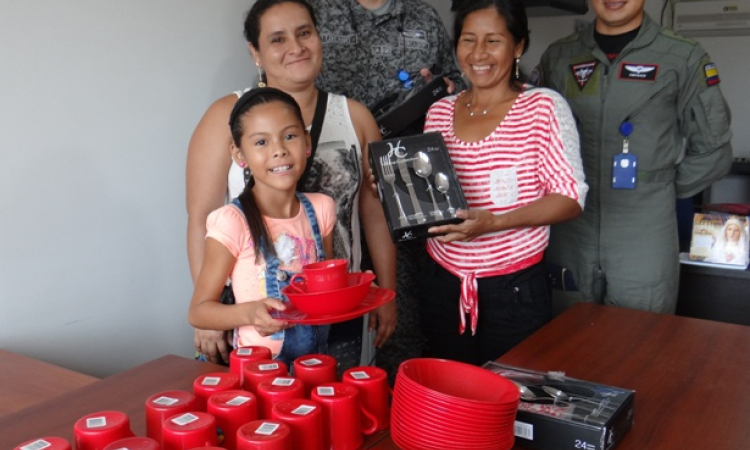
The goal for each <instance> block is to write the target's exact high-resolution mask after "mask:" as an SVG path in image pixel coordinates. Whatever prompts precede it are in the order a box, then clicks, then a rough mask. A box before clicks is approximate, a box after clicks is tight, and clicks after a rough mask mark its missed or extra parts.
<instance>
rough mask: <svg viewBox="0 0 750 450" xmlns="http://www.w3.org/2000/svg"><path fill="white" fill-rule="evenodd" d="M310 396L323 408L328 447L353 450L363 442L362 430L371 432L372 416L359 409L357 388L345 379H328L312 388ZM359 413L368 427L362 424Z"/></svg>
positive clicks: (367, 432)
mask: <svg viewBox="0 0 750 450" xmlns="http://www.w3.org/2000/svg"><path fill="white" fill-rule="evenodd" d="M310 399H311V400H313V401H315V402H316V403H318V404H320V406H321V409H322V410H323V441H324V443H325V448H326V449H330V450H355V449H358V448H360V447H361V446H362V443H363V442H364V439H363V438H362V433H364V434H368V435H369V434H373V433H374V432H375V431H376V426H377V424H376V423H375V418H374V417H373V416H372V415H371V414H370V413H369V412H367V411H366V410H364V409H362V406H361V405H360V402H359V390H358V389H357V388H356V387H355V386H351V385H348V384H346V383H338V382H337V383H328V384H324V385H321V386H318V387H316V388H315V389H313V391H312V394H310ZM362 415H364V416H365V417H366V418H367V427H366V428H363V427H362V422H363V420H362Z"/></svg>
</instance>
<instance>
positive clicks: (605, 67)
mask: <svg viewBox="0 0 750 450" xmlns="http://www.w3.org/2000/svg"><path fill="white" fill-rule="evenodd" d="M605 61H606V62H602V78H601V82H600V83H599V92H600V93H601V96H600V101H599V149H600V151H598V152H596V167H597V170H599V168H601V166H602V152H601V149H602V148H604V142H605V134H604V99H605V98H606V96H605V95H604V92H605V91H606V90H607V89H609V84H610V82H609V68H610V66H609V64H610V62H609V59H607V58H606V57H605ZM603 178H604V172H603V171H602V170H599V179H598V180H597V181H598V186H599V193H598V195H597V198H596V201H597V203H598V204H597V205H596V206H597V211H599V214H597V216H596V251H597V258H596V280H594V287H595V286H597V285H598V284H599V283H600V282H601V281H600V280H601V278H602V264H601V261H602V244H601V238H602V214H601V211H602V194H601V190H602V179H603ZM607 180H609V177H607Z"/></svg>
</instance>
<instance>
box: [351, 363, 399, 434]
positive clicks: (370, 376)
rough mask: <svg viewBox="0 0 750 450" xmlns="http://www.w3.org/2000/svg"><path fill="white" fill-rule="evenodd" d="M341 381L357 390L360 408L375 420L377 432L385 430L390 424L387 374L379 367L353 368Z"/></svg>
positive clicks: (389, 389)
mask: <svg viewBox="0 0 750 450" xmlns="http://www.w3.org/2000/svg"><path fill="white" fill-rule="evenodd" d="M341 381H342V382H344V383H346V384H349V385H352V386H356V387H357V389H359V401H360V403H362V408H363V409H364V410H365V411H367V412H369V413H370V414H371V415H372V416H373V417H374V418H375V429H376V430H377V431H382V430H387V429H388V427H389V426H390V423H391V408H390V406H389V397H390V392H391V388H390V387H389V386H388V374H387V373H386V371H385V370H383V369H381V368H379V367H373V366H363V367H353V368H351V369H349V370H347V371H346V372H344V375H342V377H341Z"/></svg>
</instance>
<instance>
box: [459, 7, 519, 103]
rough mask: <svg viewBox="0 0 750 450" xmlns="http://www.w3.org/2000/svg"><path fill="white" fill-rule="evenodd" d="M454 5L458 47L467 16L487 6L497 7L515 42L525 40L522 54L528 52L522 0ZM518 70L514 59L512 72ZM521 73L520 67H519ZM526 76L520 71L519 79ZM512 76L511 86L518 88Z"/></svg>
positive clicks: (496, 9)
mask: <svg viewBox="0 0 750 450" xmlns="http://www.w3.org/2000/svg"><path fill="white" fill-rule="evenodd" d="M453 7H454V9H455V10H456V19H455V20H454V21H453V39H454V44H455V46H456V47H458V41H459V39H460V38H461V32H462V31H463V29H464V21H465V20H466V16H468V15H469V14H471V13H473V12H475V11H479V10H482V9H487V8H495V11H497V14H498V15H499V16H500V17H502V18H503V19H504V20H505V27H506V28H507V29H508V32H509V33H510V35H511V36H513V42H514V43H515V44H516V45H518V44H519V43H520V42H523V51H522V52H521V54H522V55H523V54H524V53H526V50H528V48H529V20H528V18H527V17H526V8H524V6H523V1H522V0H464V1H454V2H453ZM515 70H516V62H515V60H514V61H513V67H511V73H513V72H515ZM519 73H520V68H519ZM525 79H526V76H525V75H524V74H523V73H520V76H519V78H518V81H525ZM515 81H516V80H514V79H513V78H512V77H511V79H510V86H511V88H513V89H514V90H518V87H517V86H516V83H515Z"/></svg>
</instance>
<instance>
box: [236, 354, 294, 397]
mask: <svg viewBox="0 0 750 450" xmlns="http://www.w3.org/2000/svg"><path fill="white" fill-rule="evenodd" d="M242 373H243V376H244V380H245V381H244V382H243V384H242V388H243V389H244V390H246V391H250V392H252V393H255V388H256V386H258V384H259V383H260V382H261V381H263V380H267V379H269V378H271V379H273V378H276V377H285V376H287V375H289V368H288V367H287V365H286V364H285V363H284V362H282V361H276V360H274V359H259V360H257V361H250V362H248V363H247V364H245V366H244V367H243V368H242Z"/></svg>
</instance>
